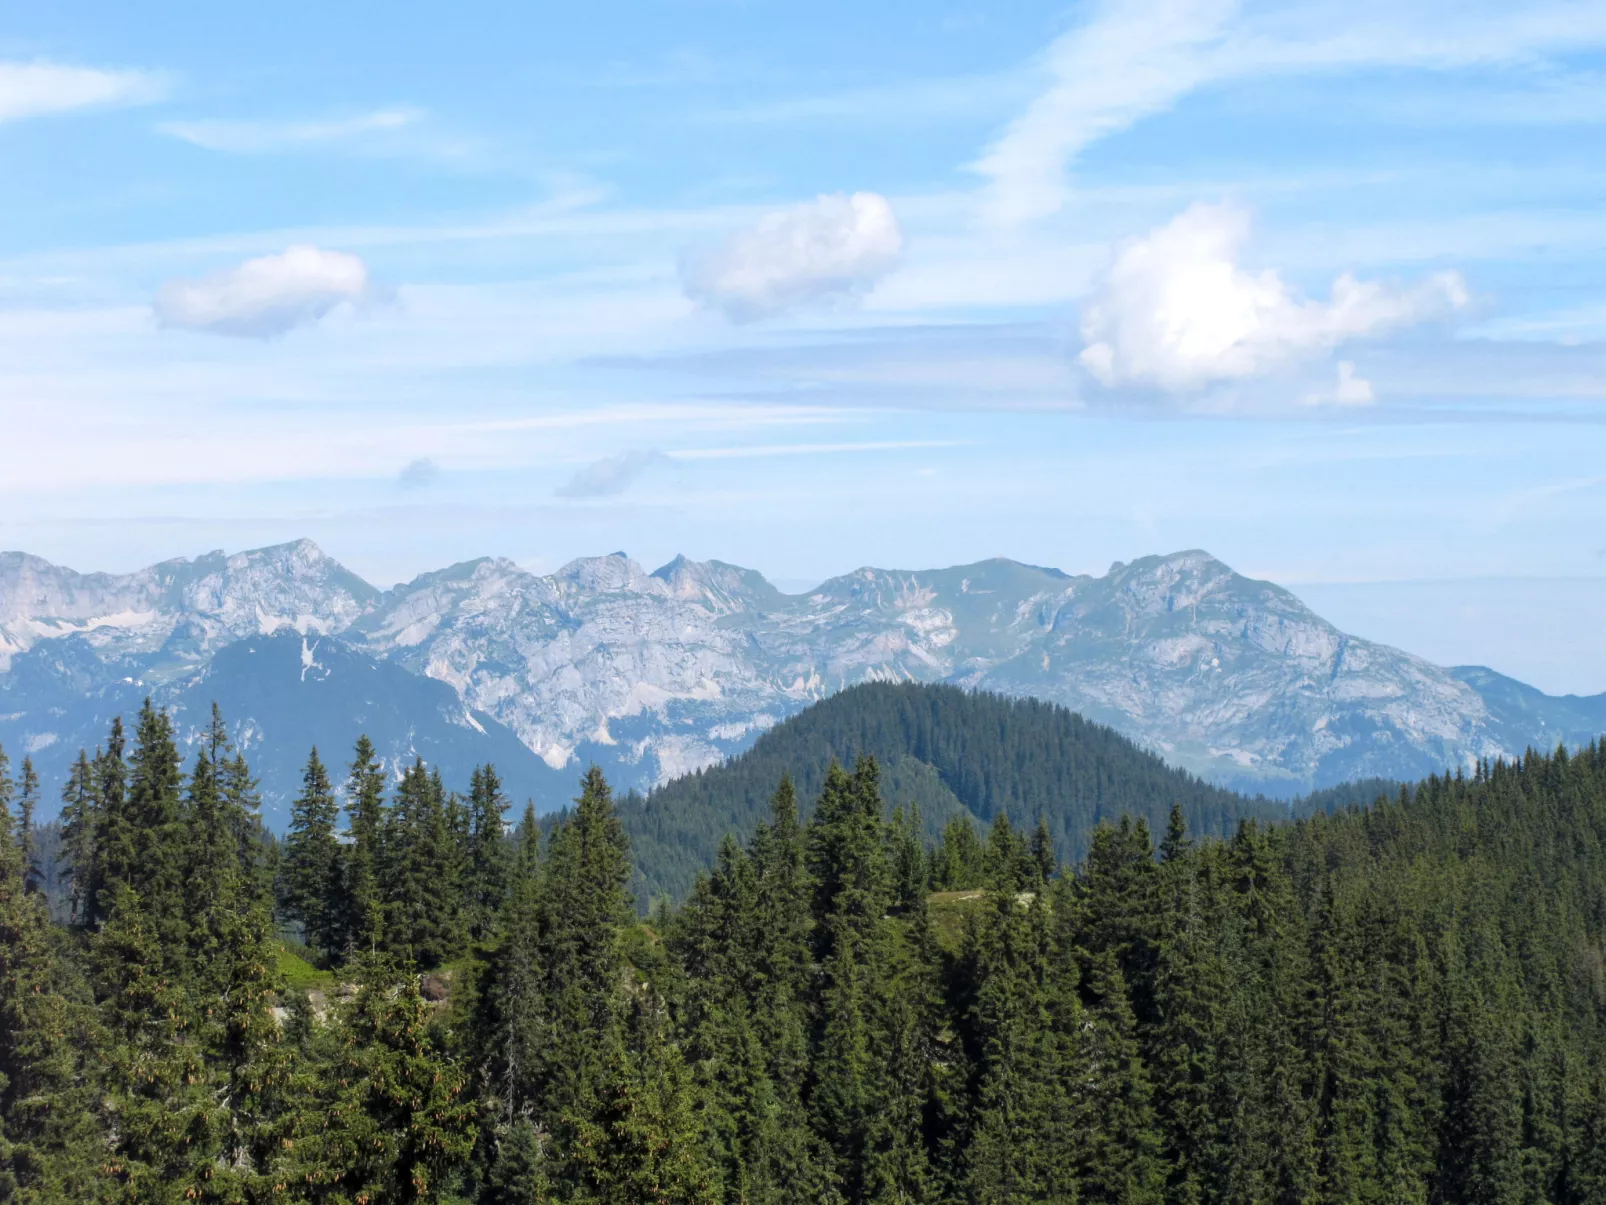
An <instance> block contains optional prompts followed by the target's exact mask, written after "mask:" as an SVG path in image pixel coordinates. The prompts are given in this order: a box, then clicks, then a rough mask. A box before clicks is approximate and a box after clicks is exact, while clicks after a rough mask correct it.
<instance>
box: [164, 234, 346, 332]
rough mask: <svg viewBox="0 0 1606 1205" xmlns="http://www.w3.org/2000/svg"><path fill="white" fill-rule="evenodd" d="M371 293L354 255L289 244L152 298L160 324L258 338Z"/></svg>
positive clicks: (170, 284)
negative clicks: (284, 249)
mask: <svg viewBox="0 0 1606 1205" xmlns="http://www.w3.org/2000/svg"><path fill="white" fill-rule="evenodd" d="M371 295H372V285H371V284H370V282H369V279H368V268H367V266H366V265H365V264H364V263H363V262H362V260H360V259H358V258H357V257H356V256H355V255H348V254H346V253H345V252H343V251H325V250H323V249H322V248H319V247H291V248H289V249H288V250H286V251H284V252H282V253H280V254H278V255H264V256H261V257H259V258H257V259H248V260H246V261H245V262H244V263H243V264H240V265H238V266H236V267H233V268H228V269H226V270H224V271H222V272H214V273H212V274H211V275H210V276H203V277H200V278H199V279H197V280H170V281H168V282H167V283H166V284H165V285H163V286H162V288H161V291H160V292H159V293H158V294H157V296H156V317H157V319H158V320H159V321H160V322H161V324H162V325H163V326H170V327H180V328H183V329H186V330H196V331H209V332H211V333H212V334H217V335H237V336H244V337H247V338H259V339H260V338H268V337H270V336H272V335H282V334H284V333H285V332H286V331H289V330H292V329H294V328H295V327H298V326H303V325H305V324H307V323H311V322H316V321H318V319H320V318H322V317H323V316H324V315H325V314H327V313H328V312H329V311H330V310H332V309H334V308H335V307H336V306H337V305H340V304H341V303H343V302H360V301H363V300H365V299H367V298H369V297H370V296H371Z"/></svg>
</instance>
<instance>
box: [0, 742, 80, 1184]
mask: <svg viewBox="0 0 1606 1205" xmlns="http://www.w3.org/2000/svg"><path fill="white" fill-rule="evenodd" d="M23 764H24V766H25V767H26V766H27V763H26V762H24V763H23ZM26 779H27V774H26V773H25V774H24V781H25V782H26ZM63 977H64V976H63V968H62V967H61V966H60V965H59V962H58V955H57V953H56V950H55V949H54V947H53V944H52V941H51V936H50V918H49V916H48V914H47V913H46V911H45V907H44V901H43V899H42V898H41V897H40V896H39V895H38V894H37V893H35V892H32V891H30V890H28V889H27V888H26V886H25V876H24V868H23V861H22V849H21V848H20V846H18V845H13V842H12V833H11V815H10V813H9V811H7V810H5V809H3V808H0V1199H3V1200H6V1201H15V1202H18V1203H19V1205H53V1203H55V1202H67V1201H81V1200H90V1199H92V1198H93V1196H94V1195H95V1192H96V1187H97V1185H96V1180H97V1176H96V1174H95V1166H96V1163H97V1161H98V1158H99V1153H100V1152H99V1139H100V1134H99V1132H98V1128H99V1127H98V1123H99V1122H100V1120H101V1118H100V1115H99V1112H98V1108H97V1100H96V1095H97V1094H96V1087H97V1085H96V1083H95V1080H94V1067H93V1065H92V1064H90V1063H88V1062H87V1060H86V1055H87V1054H88V1052H89V1051H90V1050H92V1049H94V1048H96V1047H97V1046H99V1045H101V1037H100V1035H99V1034H97V1033H96V1032H95V1031H94V1027H93V1022H92V1019H91V1018H90V1017H89V1016H88V1015H87V1014H86V1010H85V1009H84V1008H83V1006H82V1005H81V1004H80V1003H78V1002H76V1001H74V1000H73V999H71V998H70V997H69V996H68V995H67V994H66V993H64V992H63V990H62V984H61V980H62V979H63Z"/></svg>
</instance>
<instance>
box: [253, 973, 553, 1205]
mask: <svg viewBox="0 0 1606 1205" xmlns="http://www.w3.org/2000/svg"><path fill="white" fill-rule="evenodd" d="M355 966H356V970H357V974H358V982H357V991H356V993H355V995H354V996H353V997H352V999H351V1000H350V1001H349V1002H348V1003H346V1004H344V1005H342V1006H340V1007H339V1008H338V1009H337V1010H336V1015H335V1016H334V1017H332V1018H331V1019H330V1020H329V1021H328V1022H326V1028H325V1030H324V1032H323V1034H322V1035H319V1036H318V1037H316V1038H315V1039H314V1041H313V1043H312V1047H311V1051H310V1055H311V1058H312V1060H313V1061H312V1063H311V1065H310V1066H309V1067H308V1069H307V1071H306V1072H304V1073H303V1074H302V1075H301V1076H300V1078H299V1082H300V1085H301V1090H302V1091H303V1092H305V1093H307V1094H308V1095H310V1096H311V1097H312V1100H311V1101H309V1104H310V1105H311V1106H312V1107H310V1108H307V1109H304V1110H302V1111H301V1112H300V1113H299V1115H298V1116H297V1118H296V1125H295V1129H294V1131H293V1134H292V1135H290V1136H289V1137H288V1138H287V1139H286V1141H284V1142H281V1144H280V1148H279V1152H278V1154H277V1155H276V1156H275V1159H274V1163H273V1166H272V1167H271V1179H273V1180H274V1181H275V1183H276V1184H278V1185H283V1186H285V1187H286V1188H288V1187H289V1186H291V1185H295V1186H296V1187H297V1190H298V1191H304V1192H305V1194H306V1197H307V1198H308V1199H311V1200H328V1201H331V1202H347V1201H350V1202H357V1203H359V1205H360V1203H361V1202H364V1201H368V1202H372V1203H373V1205H379V1203H380V1202H388V1201H442V1200H451V1199H453V1197H452V1195H451V1193H452V1189H453V1186H454V1184H455V1183H456V1181H457V1178H458V1176H459V1175H460V1174H461V1173H462V1171H463V1170H464V1168H465V1167H466V1165H467V1163H468V1160H469V1158H470V1157H471V1155H472V1153H473V1147H474V1134H475V1125H474V1120H475V1107H474V1102H473V1100H472V1099H471V1097H470V1096H469V1095H468V1093H467V1092H466V1088H467V1086H468V1080H467V1076H466V1075H465V1074H464V1072H463V1070H462V1068H461V1067H460V1066H459V1065H458V1064H457V1062H456V1061H455V1060H454V1059H453V1058H452V1057H451V1055H450V1053H449V1052H448V1051H446V1050H444V1049H442V1047H441V1045H440V1043H439V1041H438V1040H437V1038H436V1036H435V1034H434V1033H432V1031H431V1027H430V1024H429V1016H428V1012H427V1008H426V1006H425V1004H424V1001H423V999H422V998H421V997H420V996H419V994H418V982H417V979H416V978H415V977H414V976H412V975H404V974H402V973H401V972H400V970H399V969H398V968H397V967H396V965H395V964H394V963H392V962H390V961H389V960H388V959H386V958H385V957H383V956H373V955H366V954H364V955H359V956H358V957H357V959H356V960H355ZM292 1199H296V1198H292ZM538 1199H539V1198H538Z"/></svg>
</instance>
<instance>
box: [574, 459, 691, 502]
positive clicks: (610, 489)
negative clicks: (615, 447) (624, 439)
mask: <svg viewBox="0 0 1606 1205" xmlns="http://www.w3.org/2000/svg"><path fill="white" fill-rule="evenodd" d="M668 459H669V458H668V457H667V456H665V455H664V454H663V453H662V452H660V451H659V450H658V449H657V448H647V449H641V450H636V451H631V452H625V453H624V454H623V455H620V456H605V457H603V458H602V459H601V460H598V461H595V462H593V463H592V464H588V465H586V467H585V468H583V469H581V470H580V471H579V472H578V473H576V474H575V475H574V476H573V477H571V478H569V480H568V481H566V482H564V483H563V484H562V485H560V486H559V487H558V488H557V491H556V492H557V495H558V497H560V498H605V497H608V496H609V495H612V494H622V493H624V491H625V490H626V489H627V488H628V487H629V486H630V484H631V483H632V482H634V481H635V480H636V478H638V477H640V476H641V475H642V474H643V473H645V472H646V471H647V470H648V469H649V468H651V467H652V466H653V465H655V464H661V463H663V462H664V461H666V460H668Z"/></svg>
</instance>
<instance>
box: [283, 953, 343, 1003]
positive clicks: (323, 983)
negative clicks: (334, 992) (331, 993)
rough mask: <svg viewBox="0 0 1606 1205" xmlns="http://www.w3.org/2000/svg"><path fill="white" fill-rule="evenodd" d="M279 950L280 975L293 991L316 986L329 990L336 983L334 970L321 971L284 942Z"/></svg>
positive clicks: (303, 990)
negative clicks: (288, 947)
mask: <svg viewBox="0 0 1606 1205" xmlns="http://www.w3.org/2000/svg"><path fill="white" fill-rule="evenodd" d="M278 950H279V975H280V977H281V978H283V979H284V985H285V987H286V988H288V989H289V990H290V991H292V992H307V991H311V990H313V989H314V988H318V989H321V990H325V991H327V990H328V989H329V987H331V986H332V985H333V984H334V981H335V975H334V972H333V971H320V970H319V969H318V968H317V967H315V966H313V965H312V964H311V963H310V962H308V961H307V960H306V959H305V958H302V957H301V956H300V955H299V954H296V953H295V952H294V951H292V950H289V949H287V948H286V947H285V946H284V945H283V944H281V945H280V946H279V947H278Z"/></svg>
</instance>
